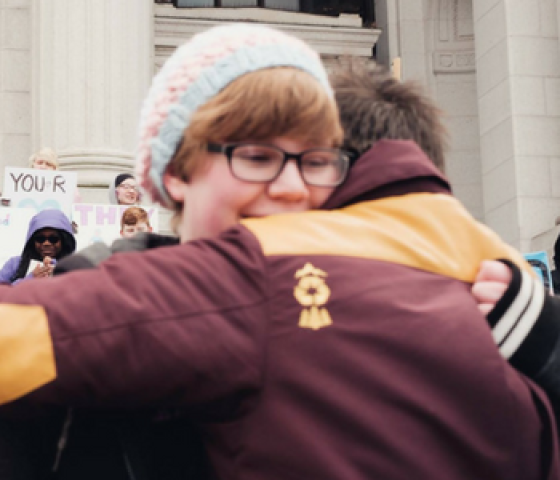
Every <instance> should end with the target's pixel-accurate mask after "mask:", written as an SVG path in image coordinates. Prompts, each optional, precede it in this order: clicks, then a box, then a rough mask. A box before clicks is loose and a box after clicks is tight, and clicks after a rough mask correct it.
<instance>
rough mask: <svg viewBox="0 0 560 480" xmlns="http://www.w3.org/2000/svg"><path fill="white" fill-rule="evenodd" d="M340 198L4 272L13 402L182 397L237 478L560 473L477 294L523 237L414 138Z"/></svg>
mask: <svg viewBox="0 0 560 480" xmlns="http://www.w3.org/2000/svg"><path fill="white" fill-rule="evenodd" d="M325 208H326V209H328V210H326V211H312V212H306V213H299V214H286V215H278V216H272V217H269V218H264V219H255V220H247V221H244V222H243V224H242V225H240V226H238V227H235V228H232V229H231V230H229V231H227V232H225V233H224V234H222V235H221V236H220V237H219V238H216V239H212V240H201V241H194V242H191V243H189V244H185V245H180V246H170V247H162V248H157V249H154V250H151V251H146V252H140V253H121V254H117V255H114V256H113V257H112V258H110V259H109V260H107V261H105V262H103V263H102V264H101V265H100V267H99V268H97V269H95V270H90V271H81V272H73V273H69V274H66V275H63V276H61V277H59V278H53V279H50V280H49V281H40V282H34V281H33V282H26V283H25V284H22V285H20V286H17V287H5V288H2V289H0V402H1V403H3V404H6V405H4V406H3V407H1V408H0V414H2V413H4V414H7V412H9V411H10V408H16V407H17V408H18V409H20V410H21V409H25V408H28V407H29V406H36V405H50V404H55V405H65V406H67V405H71V406H87V407H93V408H97V407H125V408H136V407H144V406H164V407H181V408H183V409H185V410H186V411H187V412H188V413H189V414H190V415H191V416H192V418H193V419H194V421H196V422H197V423H198V424H199V425H200V427H201V430H202V432H203V435H204V439H205V444H206V448H207V451H208V454H209V457H210V461H211V464H212V468H213V469H214V471H215V474H216V477H217V478H224V479H225V478H227V479H241V478H243V479H244V480H252V479H263V478H266V479H268V480H275V479H282V480H285V479H305V480H308V479H319V478H320V479H371V478H383V479H386V480H393V479H395V480H396V479H399V480H400V479H403V480H404V479H407V480H409V479H411V478H429V479H439V478H441V479H446V480H447V479H454V480H461V479H465V480H466V479H469V480H471V479H473V478H480V479H492V480H499V479H504V480H505V479H508V480H514V479H519V480H529V479H535V480H536V479H544V478H548V479H553V478H559V477H560V470H559V462H558V446H557V444H556V431H555V426H554V421H553V418H552V416H551V413H550V408H549V405H548V402H547V400H546V399H545V397H544V395H543V394H542V392H541V391H540V390H539V389H538V387H535V386H533V385H532V384H531V383H530V381H528V380H527V379H526V378H524V377H523V376H522V375H520V374H519V373H518V372H516V371H515V370H514V369H513V368H512V367H510V366H509V365H508V364H507V362H506V361H505V360H504V359H503V358H502V356H500V354H499V352H498V349H497V348H496V345H495V343H494V340H493V338H492V335H491V332H490V329H489V327H488V324H487V322H486V320H485V319H484V318H483V316H482V315H481V314H480V313H479V312H478V309H477V306H476V304H475V301H474V300H473V298H472V296H471V294H470V283H471V282H472V281H473V279H474V277H475V274H476V272H477V270H478V266H479V264H480V261H481V260H482V259H487V258H508V259H510V260H512V261H514V262H516V263H518V264H519V265H521V266H522V268H524V269H527V271H530V268H529V267H528V266H526V265H525V264H524V263H523V260H522V259H521V258H520V256H519V255H518V254H517V253H516V252H515V251H513V250H512V249H510V248H509V247H508V246H506V245H505V244H504V243H502V242H501V241H500V240H499V239H498V238H497V237H496V236H495V235H494V234H493V233H491V232H490V231H488V230H487V229H486V228H485V227H483V226H481V225H480V224H478V223H477V222H476V221H474V220H473V219H472V218H471V217H470V216H469V214H468V213H467V212H466V211H465V210H464V208H463V207H462V206H461V205H460V204H459V203H458V202H457V201H456V200H455V199H454V198H453V197H452V196H451V195H450V191H449V187H448V184H447V182H446V181H445V180H444V179H443V178H442V177H441V176H440V175H439V174H438V172H437V171H436V169H435V168H434V167H433V166H432V164H431V163H430V162H429V160H428V159H427V158H426V157H425V156H424V155H423V154H422V153H421V151H420V150H419V149H418V148H417V147H416V146H415V145H414V144H413V143H411V142H402V141H380V142H378V143H377V144H376V145H375V146H374V147H373V148H372V149H371V150H370V151H369V152H367V153H366V154H365V155H364V156H363V157H362V158H361V159H360V160H358V162H357V163H356V165H355V166H354V167H353V169H352V172H351V175H350V178H349V179H348V181H347V182H346V184H345V185H343V186H342V187H340V188H339V189H338V190H337V191H336V192H335V193H334V194H333V195H332V197H331V198H330V199H329V201H328V202H327V204H326V205H325Z"/></svg>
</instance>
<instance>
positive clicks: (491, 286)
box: [471, 281, 508, 306]
mask: <svg viewBox="0 0 560 480" xmlns="http://www.w3.org/2000/svg"><path fill="white" fill-rule="evenodd" d="M507 287H508V284H506V283H503V282H482V281H478V282H476V283H475V284H474V285H473V286H472V288H471V292H472V294H473V296H474V298H475V299H476V301H477V302H478V303H480V304H482V303H486V304H492V306H494V305H495V304H496V302H497V301H498V300H499V299H500V298H501V297H502V295H503V294H504V293H505V291H506V289H507Z"/></svg>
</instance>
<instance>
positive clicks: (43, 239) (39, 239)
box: [35, 235, 60, 245]
mask: <svg viewBox="0 0 560 480" xmlns="http://www.w3.org/2000/svg"><path fill="white" fill-rule="evenodd" d="M47 240H48V241H49V243H51V244H52V245H54V244H55V243H58V242H60V237H59V236H58V235H37V236H36V237H35V241H36V242H37V243H45V242H46V241H47Z"/></svg>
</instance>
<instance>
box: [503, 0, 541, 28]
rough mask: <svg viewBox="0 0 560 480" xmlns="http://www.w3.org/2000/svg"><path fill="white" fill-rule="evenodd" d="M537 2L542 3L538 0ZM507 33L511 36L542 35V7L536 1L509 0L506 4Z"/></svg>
mask: <svg viewBox="0 0 560 480" xmlns="http://www.w3.org/2000/svg"><path fill="white" fill-rule="evenodd" d="M537 3H540V1H539V2H537ZM505 11H506V21H507V34H508V35H509V36H515V35H527V36H540V35H541V22H540V15H541V12H540V8H539V6H538V5H537V4H536V3H534V2H527V1H526V0H508V1H507V4H506V6H505Z"/></svg>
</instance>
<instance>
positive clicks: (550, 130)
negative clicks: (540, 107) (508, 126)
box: [513, 116, 560, 157]
mask: <svg viewBox="0 0 560 480" xmlns="http://www.w3.org/2000/svg"><path fill="white" fill-rule="evenodd" d="M513 138H514V145H515V154H516V155H521V156H550V157H553V156H558V155H559V154H560V118H558V117H529V116H518V117H516V118H515V122H514V134H513Z"/></svg>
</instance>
